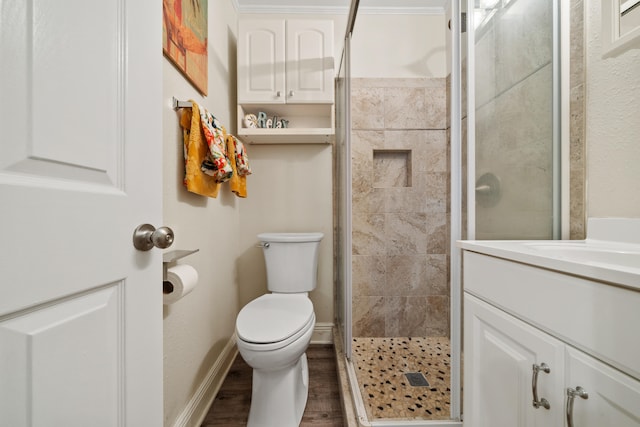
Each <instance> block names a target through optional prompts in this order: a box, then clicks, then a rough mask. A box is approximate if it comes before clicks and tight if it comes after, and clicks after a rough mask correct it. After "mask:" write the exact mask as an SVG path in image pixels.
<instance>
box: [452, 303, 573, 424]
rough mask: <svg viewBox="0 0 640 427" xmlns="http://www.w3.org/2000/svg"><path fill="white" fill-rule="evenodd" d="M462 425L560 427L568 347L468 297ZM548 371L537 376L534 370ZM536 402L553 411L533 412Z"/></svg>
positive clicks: (539, 409) (465, 304)
mask: <svg viewBox="0 0 640 427" xmlns="http://www.w3.org/2000/svg"><path fill="white" fill-rule="evenodd" d="M464 307H465V324H464V330H465V346H464V348H465V353H464V359H465V371H464V416H465V419H464V422H465V424H467V423H468V424H469V425H470V426H473V427H498V426H500V427H502V426H504V427H507V426H508V427H561V426H562V423H563V418H562V415H563V408H562V407H561V405H560V404H558V403H559V402H562V389H563V381H564V363H563V354H564V345H563V344H562V343H561V342H560V341H558V340H556V339H555V338H553V337H551V336H549V335H546V334H544V333H542V332H540V331H538V330H536V329H534V328H532V327H531V326H529V325H527V324H525V323H524V322H521V321H520V320H518V319H516V318H514V317H512V316H509V315H507V314H506V313H504V312H502V311H500V310H498V309H496V308H495V307H492V306H490V305H489V304H487V303H485V302H482V301H480V300H479V299H477V298H475V297H473V296H470V295H469V294H465V298H464ZM543 363H545V364H546V365H547V366H548V367H549V369H550V371H549V372H548V373H545V372H543V371H540V372H539V373H538V378H537V381H535V382H534V381H533V369H532V368H533V365H534V364H536V365H542V364H543ZM534 383H535V386H536V391H537V397H538V401H541V400H542V399H543V398H544V399H546V400H547V401H548V402H549V403H550V406H549V409H546V408H544V407H542V406H539V407H538V408H534V406H533V397H534V390H533V386H534Z"/></svg>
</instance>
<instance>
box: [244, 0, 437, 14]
mask: <svg viewBox="0 0 640 427" xmlns="http://www.w3.org/2000/svg"><path fill="white" fill-rule="evenodd" d="M447 1H448V0H360V8H361V9H371V10H391V9H393V10H407V11H411V10H416V11H429V10H432V11H438V10H440V11H442V10H443V9H444V7H445V3H446V2H447ZM237 2H238V9H239V11H240V12H246V13H252V12H254V13H255V12H257V13H265V12H269V11H272V12H276V13H285V12H291V13H296V12H316V13H317V12H321V11H324V12H332V13H337V12H346V11H348V10H349V6H350V4H351V0H237Z"/></svg>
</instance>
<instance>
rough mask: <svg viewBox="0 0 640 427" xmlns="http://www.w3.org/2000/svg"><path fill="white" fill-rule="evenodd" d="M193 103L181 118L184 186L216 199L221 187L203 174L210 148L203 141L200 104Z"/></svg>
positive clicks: (184, 110) (193, 191) (183, 112)
mask: <svg viewBox="0 0 640 427" xmlns="http://www.w3.org/2000/svg"><path fill="white" fill-rule="evenodd" d="M192 103H193V107H192V109H191V110H189V109H188V108H185V109H183V111H182V116H181V117H180V126H182V137H183V141H184V163H185V165H184V166H185V171H184V172H185V173H184V185H185V187H187V190H189V191H191V192H192V193H196V194H200V195H202V196H207V197H214V198H215V197H217V196H218V190H219V188H220V185H219V184H218V183H216V181H215V179H214V178H213V177H211V176H209V175H207V174H205V173H204V172H202V169H201V167H200V166H201V165H202V162H203V161H204V160H205V158H206V156H207V152H208V147H207V144H206V143H205V142H204V141H203V139H202V128H201V126H200V110H199V108H198V104H196V103H195V102H193V101H192Z"/></svg>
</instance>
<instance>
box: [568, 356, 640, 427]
mask: <svg viewBox="0 0 640 427" xmlns="http://www.w3.org/2000/svg"><path fill="white" fill-rule="evenodd" d="M566 360H567V368H566V369H567V382H566V384H567V387H571V388H573V389H576V388H577V387H578V386H580V387H582V388H583V389H584V391H585V392H586V393H587V395H588V397H587V398H586V399H582V398H580V397H575V398H574V401H573V426H574V427H603V426H609V427H614V426H615V427H638V426H640V382H639V381H637V380H635V379H633V378H631V377H629V376H627V375H625V374H623V373H621V372H620V371H617V370H615V369H613V368H611V367H609V366H607V365H605V364H603V363H602V362H599V361H597V360H595V359H593V358H592V357H590V356H587V355H586V354H584V353H582V352H581V351H578V350H575V349H573V348H568V349H567V355H566ZM566 398H567V397H565V399H566ZM566 425H567V426H568V425H569V423H568V421H567V424H566Z"/></svg>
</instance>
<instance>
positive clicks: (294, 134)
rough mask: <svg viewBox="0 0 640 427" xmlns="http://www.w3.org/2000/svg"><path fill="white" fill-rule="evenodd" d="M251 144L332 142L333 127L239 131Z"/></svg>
mask: <svg viewBox="0 0 640 427" xmlns="http://www.w3.org/2000/svg"><path fill="white" fill-rule="evenodd" d="M238 134H239V136H240V139H242V140H243V141H244V142H247V143H249V144H331V143H332V142H333V138H334V130H333V129H331V128H287V129H247V128H243V129H241V130H240V131H239V132H238Z"/></svg>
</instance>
